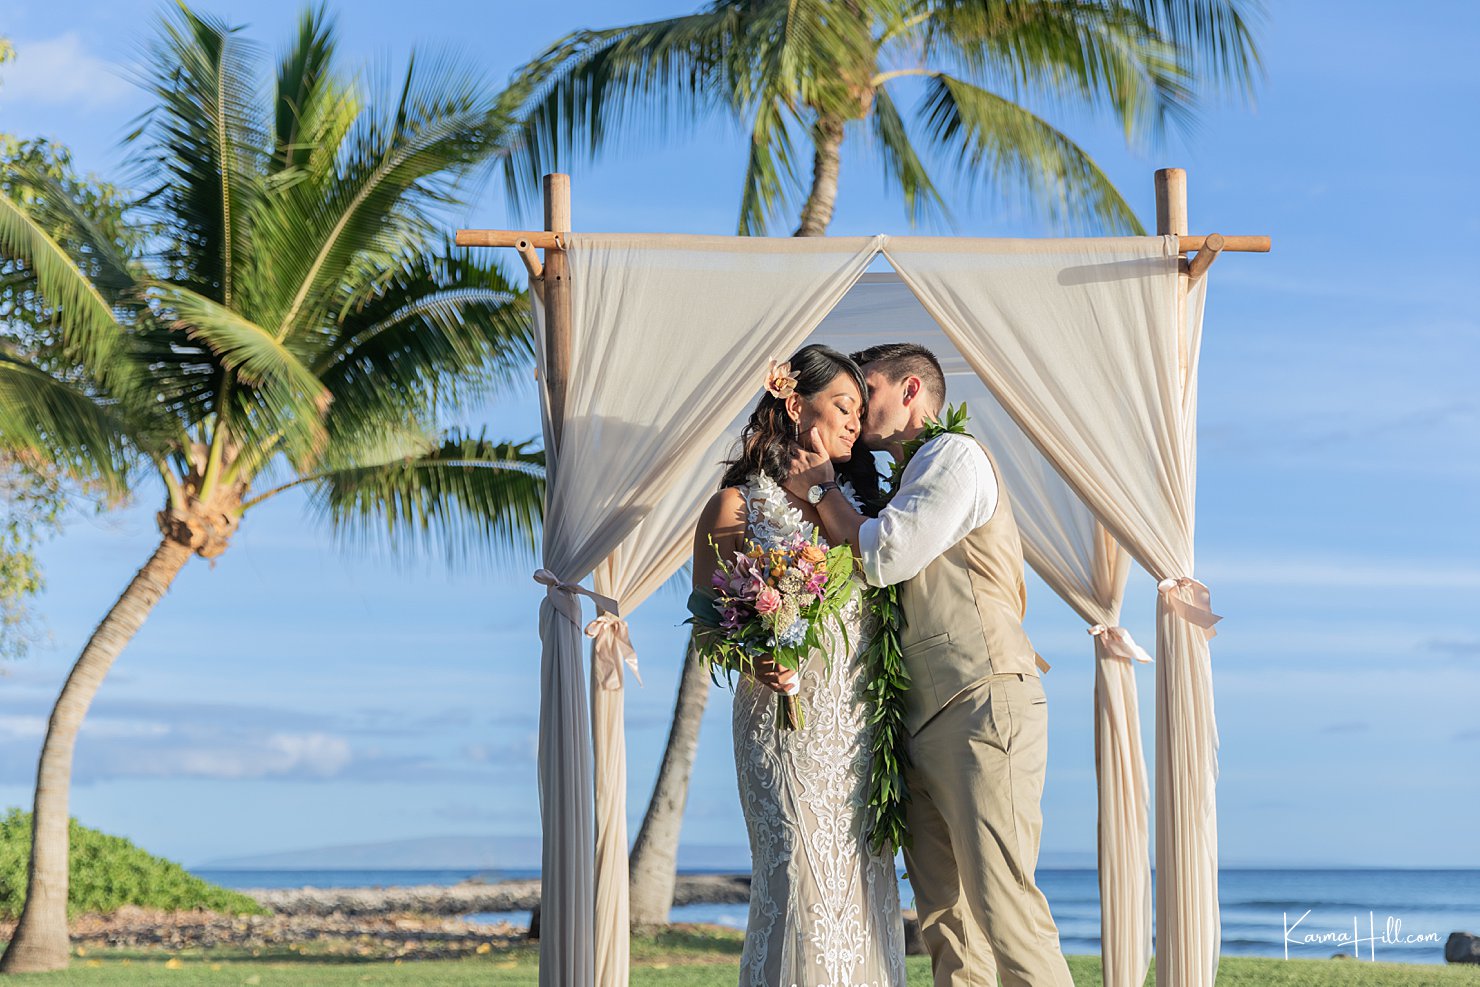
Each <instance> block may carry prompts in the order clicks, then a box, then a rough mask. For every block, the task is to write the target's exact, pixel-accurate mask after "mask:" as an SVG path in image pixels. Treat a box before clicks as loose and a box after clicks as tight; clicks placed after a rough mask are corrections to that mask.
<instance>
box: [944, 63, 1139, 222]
mask: <svg viewBox="0 0 1480 987" xmlns="http://www.w3.org/2000/svg"><path fill="white" fill-rule="evenodd" d="M921 116H922V117H923V125H924V126H925V128H926V130H927V131H928V133H929V135H930V139H931V141H932V142H933V143H934V144H935V145H936V146H937V147H938V148H939V149H940V150H941V151H942V152H945V153H947V154H949V155H953V156H954V158H955V164H956V167H957V170H958V172H959V173H960V175H961V177H962V179H963V180H964V181H968V182H970V183H973V184H978V183H980V184H986V183H995V184H996V185H997V187H998V188H999V190H1002V191H1003V192H1006V191H1007V190H1009V189H1011V188H1013V187H1014V186H1015V187H1016V188H1017V189H1018V190H1019V194H1020V195H1021V197H1022V198H1023V199H1024V200H1026V202H1027V203H1028V204H1029V205H1031V206H1033V207H1036V208H1038V209H1040V210H1042V211H1043V212H1044V213H1045V214H1046V215H1047V217H1048V218H1049V219H1050V220H1052V221H1054V222H1060V223H1064V224H1067V225H1069V226H1070V227H1071V228H1090V229H1097V230H1100V231H1103V232H1106V233H1130V234H1137V235H1139V234H1142V233H1144V229H1143V227H1142V226H1141V222H1140V220H1139V219H1137V218H1136V214H1135V212H1134V211H1133V210H1132V209H1131V207H1130V205H1129V204H1128V203H1127V202H1126V201H1125V199H1124V197H1123V196H1121V194H1120V192H1119V191H1118V190H1117V189H1116V188H1115V186H1114V184H1113V183H1112V182H1111V181H1110V179H1109V177H1107V176H1106V175H1105V173H1104V171H1102V170H1101V169H1100V167H1099V165H1097V164H1095V162H1094V160H1093V159H1092V158H1090V156H1089V155H1088V154H1087V153H1086V152H1085V151H1084V149H1083V148H1081V147H1079V145H1077V144H1075V143H1074V141H1072V140H1070V139H1069V137H1068V136H1066V135H1065V134H1064V133H1063V132H1062V131H1060V130H1058V129H1057V128H1055V127H1053V126H1052V125H1051V124H1049V123H1048V122H1047V121H1045V120H1043V119H1042V118H1040V117H1038V116H1036V115H1035V114H1033V113H1031V112H1029V111H1028V110H1026V109H1024V108H1023V107H1021V106H1019V105H1017V104H1016V103H1013V102H1012V101H1010V100H1007V99H1004V98H1003V97H1001V96H998V95H996V94H995V93H991V92H988V91H987V90H985V89H980V88H978V87H976V86H973V85H971V84H970V83H967V82H964V81H962V80H960V79H957V78H954V77H952V76H949V75H945V74H943V73H942V74H937V75H935V76H933V77H931V78H930V80H929V81H928V83H927V86H926V94H925V99H924V101H923V103H922V106H921Z"/></svg>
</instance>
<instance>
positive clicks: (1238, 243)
mask: <svg viewBox="0 0 1480 987" xmlns="http://www.w3.org/2000/svg"><path fill="white" fill-rule="evenodd" d="M634 235H637V236H641V234H634ZM666 235H667V234H658V233H655V234H653V236H654V237H657V236H666ZM1209 235H1210V234H1202V233H1195V234H1189V235H1187V236H1183V237H1182V243H1181V245H1182V247H1183V249H1185V250H1201V249H1203V246H1204V244H1205V243H1206V241H1207V239H1208V236H1209ZM521 243H525V244H528V245H529V246H531V247H537V248H540V249H543V250H549V249H551V248H552V247H554V248H558V247H562V246H564V243H565V241H564V240H563V239H561V237H560V236H559V235H558V234H555V233H552V232H549V231H548V230H458V231H457V245H458V246H459V247H516V248H517V247H519V245H520V244H521ZM1269 247H1270V238H1269V237H1267V236H1232V235H1224V236H1223V250H1224V251H1225V252H1227V253H1251V254H1267V253H1269Z"/></svg>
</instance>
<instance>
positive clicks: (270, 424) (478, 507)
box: [0, 4, 543, 972]
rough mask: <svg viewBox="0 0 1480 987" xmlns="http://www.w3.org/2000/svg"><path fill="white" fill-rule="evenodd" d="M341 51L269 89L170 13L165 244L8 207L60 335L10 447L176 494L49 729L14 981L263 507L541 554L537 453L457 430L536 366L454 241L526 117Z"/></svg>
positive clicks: (0, 370)
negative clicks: (94, 765) (87, 741)
mask: <svg viewBox="0 0 1480 987" xmlns="http://www.w3.org/2000/svg"><path fill="white" fill-rule="evenodd" d="M335 47H336V45H335V32H334V28H333V24H332V23H331V21H330V19H329V18H328V17H327V15H326V14H325V12H324V10H323V9H322V8H320V9H318V10H313V11H308V12H306V13H305V14H304V15H303V17H302V19H301V22H300V24H299V27H298V30H297V32H296V34H295V36H294V37H293V38H292V40H291V42H290V43H289V44H288V45H287V46H286V49H285V51H284V53H283V56H282V57H281V59H280V61H278V62H277V64H276V66H275V73H273V76H272V79H271V82H270V83H267V82H266V81H265V80H259V78H258V70H259V67H260V66H261V61H262V60H261V58H260V56H259V54H258V52H257V50H256V49H254V48H253V47H252V46H251V45H249V44H248V43H247V42H246V41H245V40H243V39H242V38H241V37H239V35H238V32H237V30H236V29H234V28H230V27H228V26H226V25H225V24H222V23H220V22H217V21H214V20H211V19H209V18H206V17H203V16H200V15H198V14H196V13H194V12H192V11H191V10H190V9H188V8H187V7H185V6H184V5H183V4H182V5H181V6H180V9H179V10H178V12H177V13H175V14H173V15H168V16H166V17H165V18H164V19H163V21H162V25H161V30H160V33H159V36H158V38H157V40H156V41H155V43H154V45H153V47H152V49H151V52H150V55H151V57H150V61H151V63H152V65H153V66H154V68H153V70H152V73H153V74H152V75H151V76H148V77H146V86H147V88H148V89H149V90H150V92H151V94H152V97H153V101H154V105H153V108H152V109H151V110H150V112H149V113H148V114H147V115H146V116H145V118H143V119H141V121H140V123H139V126H138V127H137V129H136V130H135V131H134V132H133V133H132V134H131V135H130V136H129V137H128V138H127V140H128V141H129V142H130V144H131V146H132V147H133V148H134V150H135V160H137V161H139V162H140V163H141V170H140V174H141V175H142V176H143V178H144V179H145V180H146V182H147V184H146V183H145V182H140V183H139V184H138V185H136V187H140V188H144V189H145V192H144V194H143V195H142V196H141V197H140V198H139V200H138V201H137V202H136V203H134V204H133V205H132V207H131V209H130V210H129V212H128V215H129V216H130V217H131V221H133V222H143V223H147V224H149V226H150V232H151V235H150V236H149V237H147V238H145V239H144V241H143V245H140V246H134V247H131V246H129V244H130V243H132V242H135V241H130V240H128V239H127V238H121V237H118V236H115V235H113V234H114V233H116V232H117V231H114V230H110V229H108V228H107V226H106V224H101V223H99V222H97V221H96V218H95V217H94V216H91V215H89V214H88V211H87V210H85V209H83V208H79V206H78V204H77V202H76V201H75V200H74V199H73V198H71V197H69V196H68V195H66V194H64V190H58V189H56V188H55V187H54V186H48V184H47V176H45V175H36V176H30V178H28V181H32V185H31V188H32V189H33V191H35V192H36V194H34V195H31V196H29V197H28V199H27V201H26V202H25V203H24V204H23V203H22V202H20V201H18V200H17V199H16V198H13V197H10V196H8V195H0V257H4V258H7V259H11V260H13V261H15V262H17V263H18V264H19V265H21V266H23V267H24V268H25V269H26V270H28V271H30V272H31V274H32V276H33V277H34V288H35V292H36V295H37V297H38V298H40V299H43V300H44V301H45V303H46V305H47V306H48V307H49V309H50V311H51V312H52V313H53V315H54V318H53V319H52V320H51V322H50V323H49V324H48V325H47V326H46V327H43V330H42V331H39V332H36V333H32V334H28V335H25V336H22V337H14V336H13V337H11V338H6V339H3V340H0V342H3V346H0V452H3V451H14V452H21V453H26V454H32V455H34V454H36V453H37V452H38V451H40V452H44V453H46V454H48V455H53V456H56V457H59V458H60V460H61V462H62V464H63V465H65V466H66V467H68V468H70V469H72V470H74V471H76V472H78V473H81V474H90V475H96V476H101V477H104V478H106V479H108V480H109V481H111V482H112V483H113V484H114V485H116V486H124V485H128V484H132V483H133V482H134V481H135V480H137V479H139V478H141V477H144V476H157V477H158V478H159V480H160V481H161V483H162V484H163V487H164V507H163V509H162V510H161V511H160V512H159V515H158V520H159V528H160V532H161V535H162V537H161V540H160V542H159V546H158V548H157V549H156V550H155V551H154V553H153V555H152V556H151V557H150V558H149V560H148V561H147V562H146V563H145V564H144V566H143V568H141V569H140V570H139V571H138V574H137V575H136V576H135V577H134V579H133V580H132V582H130V583H129V585H128V586H127V588H125V589H124V591H123V593H122V595H121V596H120V597H119V599H118V601H117V603H115V604H114V606H113V607H112V609H111V610H110V611H109V612H108V614H107V615H106V616H105V617H104V618H103V620H102V622H101V623H100V624H99V625H98V627H97V629H96V630H95V631H94V633H93V635H92V637H91V639H90V640H89V641H88V642H87V644H86V646H85V647H84V648H83V650H82V653H81V656H80V657H79V658H78V659H77V662H76V664H75V666H74V667H73V669H72V671H71V674H70V675H69V677H68V679H67V681H66V684H65V685H64V686H63V688H62V691H61V695H60V697H59V698H58V700H57V703H56V706H55V708H54V709H53V711H52V714H51V719H50V723H49V725H48V729H47V733H46V739H45V742H44V745H43V747H42V751H41V757H40V765H39V769H38V774H37V783H36V795H35V813H34V823H33V826H34V831H33V835H34V840H33V849H32V855H31V860H30V872H29V883H28V888H27V898H26V903H25V909H24V911H23V913H22V915H21V919H20V923H19V926H18V928H17V929H16V932H15V935H14V937H13V938H12V939H11V941H10V944H9V946H8V948H7V949H6V951H5V954H4V956H3V958H0V971H4V972H21V971H34V970H50V969H58V968H61V967H64V966H65V965H66V964H67V954H68V938H67V924H66V917H67V915H66V903H67V850H68V847H67V822H68V795H69V792H68V787H69V783H70V776H71V768H72V754H73V748H74V745H75V742H76V737H77V733H78V730H79V728H80V726H81V723H82V720H83V717H84V716H85V714H86V712H87V709H88V706H89V704H90V703H91V702H92V699H93V697H94V695H95V694H96V692H97V690H98V688H99V687H100V686H101V684H102V681H103V678H104V676H105V675H106V673H107V672H108V669H109V668H110V667H111V665H112V664H113V662H114V660H115V659H116V658H117V657H118V655H119V653H120V652H121V651H122V650H123V648H124V647H125V645H126V644H127V643H128V641H129V640H130V638H132V637H133V635H134V634H135V632H137V631H138V629H139V627H140V625H142V624H143V622H144V620H145V619H146V618H147V617H148V615H149V613H150V611H151V610H152V609H153V607H154V606H155V604H156V603H158V601H159V599H160V598H161V597H162V596H163V595H164V593H165V592H166V591H167V590H168V589H169V587H170V584H171V582H172V581H173V580H174V578H175V576H176V575H177V574H178V573H179V572H180V570H181V568H182V567H183V566H184V565H185V563H186V562H187V561H189V559H190V558H191V557H192V556H201V557H202V558H207V559H213V558H216V557H217V556H219V555H221V553H223V552H225V551H226V550H227V548H228V547H229V545H230V542H231V538H232V535H233V533H234V532H235V531H236V530H237V527H238V525H239V524H240V523H241V521H242V518H243V517H244V516H245V515H246V514H247V513H249V512H250V511H251V510H252V509H253V508H255V507H257V506H258V505H260V504H262V503H264V502H266V501H267V500H269V499H271V498H273V497H275V496H277V495H279V494H281V493H283V492H284V491H287V490H290V489H294V488H298V487H302V488H304V489H305V490H306V491H308V492H309V495H310V498H311V503H312V504H313V506H314V507H315V508H316V509H317V511H318V512H320V514H321V515H322V516H324V517H325V518H326V519H327V520H328V521H329V523H330V524H331V525H332V526H333V528H334V529H335V530H336V531H337V532H340V533H347V534H360V535H363V536H370V537H383V538H386V539H387V540H388V542H389V543H390V545H391V547H392V548H393V549H394V550H397V551H425V550H429V549H436V550H439V551H445V552H447V553H448V554H449V555H451V556H453V557H456V558H464V557H466V556H468V555H469V554H471V553H474V552H478V551H480V550H487V551H491V552H494V553H507V552H510V551H522V550H526V549H527V547H529V546H531V545H532V542H533V539H534V536H535V533H536V530H537V528H538V524H539V518H540V509H541V507H540V505H541V497H542V490H543V454H542V453H541V452H540V451H539V450H537V449H533V448H531V447H530V445H529V444H528V443H523V442H496V441H493V440H491V439H488V438H486V437H484V436H482V435H472V434H466V433H464V432H463V431H459V430H450V431H449V430H444V429H442V428H440V423H441V422H442V421H444V420H445V419H447V418H448V417H449V416H450V415H451V413H452V412H453V410H454V409H456V408H457V407H459V406H460V405H461V404H462V403H464V402H466V401H468V400H469V399H472V398H477V397H479V396H481V395H484V394H487V393H491V392H492V391H493V390H494V389H496V388H498V387H500V386H503V385H505V384H506V383H507V382H508V381H509V380H510V379H511V376H510V375H512V374H515V373H521V374H522V373H526V372H527V370H528V367H529V363H530V360H531V356H532V337H531V329H530V326H529V324H528V319H527V316H526V314H525V308H524V305H523V304H522V299H521V297H520V292H519V291H518V290H517V289H516V288H515V286H514V285H513V284H511V283H510V281H509V279H508V278H506V277H505V275H504V273H503V271H502V270H501V269H500V268H499V267H497V266H494V265H492V264H490V263H487V262H484V261H480V260H479V259H477V258H475V257H473V256H471V255H469V254H467V253H465V252H461V251H459V250H456V249H455V248H453V247H452V246H451V245H450V244H449V243H448V242H447V241H446V239H445V238H444V237H443V236H442V235H441V234H440V233H438V232H437V230H438V229H439V228H445V223H444V222H439V217H440V216H442V215H443V214H445V212H446V211H447V210H448V209H449V208H451V207H453V206H455V205H456V204H457V203H458V202H459V201H460V196H461V195H462V190H463V189H464V188H465V187H466V184H465V182H466V179H468V178H470V177H472V176H473V175H474V174H475V173H476V170H477V169H478V168H479V167H480V166H481V165H483V164H484V163H486V162H488V161H489V160H490V159H491V158H492V157H493V156H494V155H495V154H496V153H498V152H499V150H500V148H501V147H502V146H503V145H502V140H503V137H504V136H505V135H506V134H507V132H508V116H507V112H506V109H505V103H504V102H503V101H504V99H505V98H506V97H504V96H500V95H495V94H493V91H492V90H490V89H489V87H488V86H486V85H485V84H484V82H483V80H482V79H480V78H479V77H477V76H476V75H474V74H471V73H469V72H467V71H465V70H464V69H462V68H460V67H459V66H458V65H457V64H456V63H454V62H452V61H449V60H430V61H427V60H418V59H416V58H414V57H413V59H412V62H411V65H410V66H409V67H408V68H407V69H406V71H405V72H404V73H402V74H400V76H399V77H398V78H391V77H390V76H389V75H385V77H384V82H383V84H382V85H379V86H377V84H376V83H375V81H374V79H373V78H368V77H364V76H350V75H346V74H344V73H341V72H340V71H339V70H338V69H337V66H336V64H335V61H334V53H335ZM262 74H263V75H264V76H265V75H266V73H262ZM48 192H50V193H51V194H48Z"/></svg>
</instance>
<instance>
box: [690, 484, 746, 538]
mask: <svg viewBox="0 0 1480 987" xmlns="http://www.w3.org/2000/svg"><path fill="white" fill-rule="evenodd" d="M746 520H747V518H746V506H745V493H744V491H742V490H741V489H740V488H739V487H721V488H720V489H719V490H716V491H715V492H714V495H713V496H712V497H710V498H709V501H708V502H707V503H706V504H705V505H704V510H702V511H700V512H699V530H700V531H706V532H709V533H711V534H715V535H718V534H721V533H730V532H733V531H735V530H737V529H738V530H740V531H743V530H744V529H745V522H746Z"/></svg>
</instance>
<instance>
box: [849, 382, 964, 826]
mask: <svg viewBox="0 0 1480 987" xmlns="http://www.w3.org/2000/svg"><path fill="white" fill-rule="evenodd" d="M966 421H967V418H966V405H965V404H964V403H963V404H961V405H958V406H957V407H955V408H949V407H948V408H946V413H945V416H944V418H943V419H931V420H929V421H927V422H926V423H925V427H924V428H922V429H921V430H920V434H919V435H917V436H916V437H915V438H913V439H911V440H909V441H908V442H906V443H904V447H903V450H902V455H901V456H900V457H899V459H898V460H896V461H895V462H893V463H892V464H890V467H889V494H888V496H887V497H886V498H885V500H884V503H888V499H889V497H893V496H894V494H895V492H896V491H898V490H899V479H900V477H901V476H902V475H903V473H904V470H905V467H906V466H908V465H909V463H910V460H911V459H913V458H914V455H915V453H917V452H919V451H920V447H921V446H923V445H924V444H925V443H927V442H929V441H930V440H931V439H933V438H935V437H936V436H940V435H945V434H947V433H952V434H955V435H965V434H967V432H966ZM867 602H868V604H869V606H871V607H872V608H873V611H874V615H875V617H876V618H877V621H878V624H877V627H876V629H875V632H874V636H873V637H872V638H871V639H870V640H869V643H868V646H867V647H866V648H865V649H864V653H863V660H864V667H865V670H866V671H865V674H866V676H867V681H868V685H867V687H866V694H867V696H868V700H869V704H870V712H869V724H870V725H871V726H872V727H873V728H874V732H873V740H872V745H871V750H870V754H871V755H872V756H871V758H870V762H869V763H870V767H869V781H868V819H867V827H868V839H869V846H870V848H871V849H872V850H873V852H874V853H878V852H880V851H881V850H886V849H887V850H888V852H889V855H890V856H893V855H894V853H895V851H897V850H898V849H899V848H900V847H903V846H909V845H910V834H909V830H908V829H907V828H906V824H905V810H906V807H907V806H908V805H909V803H910V790H909V785H908V784H907V783H906V781H905V771H906V769H908V768H909V766H910V755H909V746H908V745H909V739H910V735H909V730H907V729H906V728H905V724H904V697H905V693H906V692H908V691H909V688H910V676H909V673H908V672H907V671H905V667H904V648H903V645H902V644H901V633H902V632H903V631H904V625H905V617H904V611H903V610H902V609H900V606H899V586H898V585H894V586H871V587H869V589H868V595H867Z"/></svg>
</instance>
